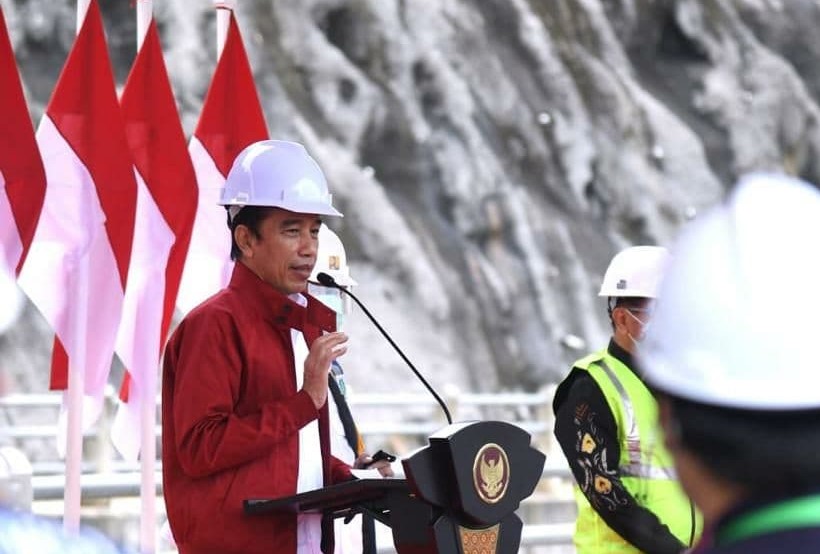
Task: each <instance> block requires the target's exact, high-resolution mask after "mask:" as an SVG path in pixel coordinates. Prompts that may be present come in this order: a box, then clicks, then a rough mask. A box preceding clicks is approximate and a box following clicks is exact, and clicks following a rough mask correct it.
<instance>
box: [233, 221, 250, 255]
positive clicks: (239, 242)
mask: <svg viewBox="0 0 820 554" xmlns="http://www.w3.org/2000/svg"><path fill="white" fill-rule="evenodd" d="M233 240H234V241H235V242H236V246H238V247H239V250H240V251H241V252H242V257H243V258H253V248H251V241H252V240H253V233H251V230H250V229H248V227H247V226H246V225H242V224H240V225H237V226H236V228H235V229H234V230H233Z"/></svg>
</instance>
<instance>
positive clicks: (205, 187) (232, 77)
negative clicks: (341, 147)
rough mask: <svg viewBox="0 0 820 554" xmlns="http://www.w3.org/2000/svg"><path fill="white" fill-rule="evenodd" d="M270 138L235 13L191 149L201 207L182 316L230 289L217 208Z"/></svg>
mask: <svg viewBox="0 0 820 554" xmlns="http://www.w3.org/2000/svg"><path fill="white" fill-rule="evenodd" d="M267 138H268V129H267V124H266V123H265V116H264V114H263V112H262V106H261V105H260V103H259V96H258V94H257V92H256V85H255V83H254V80H253V73H252V72H251V66H250V63H249V62H248V56H247V53H246V52H245V47H244V45H243V44H242V35H241V34H240V32H239V26H238V25H237V23H236V17H235V16H234V14H233V12H232V13H231V18H230V23H229V25H228V34H227V37H226V38H225V46H224V48H223V50H222V55H221V56H220V57H219V62H218V63H217V66H216V70H215V71H214V76H213V79H212V80H211V86H210V87H209V88H208V94H207V95H206V96H205V103H204V104H203V106H202V113H201V114H200V117H199V123H198V124H197V127H196V131H195V132H194V137H193V138H191V142H190V144H189V150H190V153H191V160H192V161H193V163H194V169H195V171H196V178H197V184H198V186H199V205H198V207H197V213H196V220H195V221H194V231H193V235H192V238H191V246H190V248H189V251H188V259H187V260H186V261H185V269H184V272H183V275H182V284H181V285H180V291H179V297H178V299H177V307H179V309H180V310H182V311H183V312H188V311H190V310H191V309H192V308H194V307H195V306H196V305H197V304H199V303H200V302H202V301H203V300H205V299H206V298H208V297H209V296H211V295H212V294H214V293H216V292H217V291H219V289H221V288H223V287H224V286H225V285H227V283H228V280H229V278H230V275H231V271H232V269H233V262H231V260H230V252H231V237H230V233H229V232H228V229H227V226H226V222H227V216H226V214H225V209H224V208H223V207H221V206H219V205H217V202H218V200H219V197H220V193H221V190H222V187H224V185H225V177H227V175H228V171H229V170H230V167H231V164H232V163H233V160H234V159H235V158H236V156H237V155H239V153H240V152H241V151H242V150H243V149H244V148H245V147H246V146H248V145H249V144H251V143H253V142H256V141H260V140H265V139H267Z"/></svg>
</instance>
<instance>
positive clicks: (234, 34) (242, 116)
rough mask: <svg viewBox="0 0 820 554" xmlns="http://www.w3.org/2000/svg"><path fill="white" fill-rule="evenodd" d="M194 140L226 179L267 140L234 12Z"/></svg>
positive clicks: (263, 115)
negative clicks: (242, 156)
mask: <svg viewBox="0 0 820 554" xmlns="http://www.w3.org/2000/svg"><path fill="white" fill-rule="evenodd" d="M194 136H196V137H197V138H198V139H199V141H200V142H201V143H202V146H204V147H205V150H206V151H207V152H208V154H210V156H211V158H212V159H213V160H214V163H215V164H216V167H217V168H218V169H219V172H220V173H222V175H223V176H224V177H227V176H228V171H230V169H231V164H233V161H234V160H235V159H236V156H238V155H239V153H240V152H241V151H242V150H243V149H244V148H245V147H246V146H247V145H249V144H250V143H252V142H256V141H258V140H265V139H266V138H268V126H267V124H266V123H265V114H264V113H263V112H262V105H261V104H260V103H259V95H258V94H257V92H256V84H255V83H254V80H253V72H252V71H251V65H250V62H248V55H247V53H246V52H245V46H244V44H243V43H242V35H241V33H240V32H239V25H237V23H236V16H235V15H234V14H233V12H231V22H230V25H229V26H228V36H227V37H226V39H225V47H224V49H223V50H222V55H221V56H220V58H219V63H217V66H216V70H215V71H214V76H213V79H212V80H211V86H210V87H209V88H208V94H207V95H206V97H205V103H204V105H203V108H202V114H201V115H200V119H199V123H198V124H197V127H196V130H195V131H194Z"/></svg>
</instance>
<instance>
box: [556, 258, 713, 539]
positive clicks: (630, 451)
mask: <svg viewBox="0 0 820 554" xmlns="http://www.w3.org/2000/svg"><path fill="white" fill-rule="evenodd" d="M668 262H669V254H668V252H667V251H666V249H664V248H661V247H658V246H634V247H631V248H627V249H625V250H623V251H621V252H620V253H618V254H617V255H616V256H615V257H614V258H613V259H612V261H611V263H610V264H609V267H608V269H607V271H606V274H605V275H604V279H603V283H602V285H601V289H600V292H599V296H603V297H606V298H607V311H608V313H609V318H610V321H611V323H612V330H613V333H612V338H611V340H610V342H609V345H608V346H607V348H605V349H603V350H599V351H598V352H595V353H593V354H590V355H588V356H586V357H585V358H582V359H580V360H578V361H577V362H575V364H573V367H572V370H571V371H570V373H569V375H568V376H567V378H566V379H565V380H564V381H563V382H562V383H561V384H560V385H559V387H558V389H557V390H556V393H555V399H554V401H553V409H554V411H555V436H556V438H557V439H558V443H559V444H560V446H561V449H562V450H563V452H564V454H565V456H566V458H567V460H568V461H569V465H570V468H571V469H572V473H573V476H574V477H575V480H576V485H577V486H576V487H575V496H576V500H577V505H578V519H577V521H576V527H575V535H574V542H575V546H576V549H577V552H578V554H601V553H609V552H613V553H615V552H617V553H621V552H623V553H627V552H646V553H650V554H678V553H679V552H682V551H684V550H685V549H686V548H688V547H689V546H691V545H692V544H693V542H694V540H695V538H696V537H697V536H698V533H699V529H700V522H699V517H698V515H697V514H696V513H695V509H694V507H693V505H692V504H691V502H690V501H689V500H688V499H687V498H686V497H685V496H684V494H683V491H682V490H681V488H680V486H679V484H678V481H677V479H676V476H675V473H674V470H673V467H672V458H671V456H670V455H669V453H668V452H667V451H666V449H665V448H664V446H663V441H662V440H661V438H660V436H659V434H658V432H657V404H656V402H655V398H654V397H653V395H652V393H651V392H650V391H649V389H648V388H647V386H646V384H645V383H644V381H643V378H642V376H641V374H640V373H639V372H638V371H637V370H636V367H635V362H634V359H633V356H634V354H635V350H636V347H637V345H638V343H639V342H640V341H641V340H642V338H643V334H644V330H645V327H646V324H647V322H648V320H649V317H650V316H651V312H652V309H653V308H654V299H655V296H656V290H657V286H658V283H659V281H660V279H661V277H662V275H663V272H664V270H665V268H666V265H667V264H668Z"/></svg>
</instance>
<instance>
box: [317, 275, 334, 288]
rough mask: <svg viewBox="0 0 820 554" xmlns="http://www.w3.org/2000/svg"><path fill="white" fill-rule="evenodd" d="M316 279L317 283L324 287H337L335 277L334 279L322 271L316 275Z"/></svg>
mask: <svg viewBox="0 0 820 554" xmlns="http://www.w3.org/2000/svg"><path fill="white" fill-rule="evenodd" d="M316 280H317V281H319V284H321V285H324V286H326V287H333V288H338V287H339V285H337V284H336V279H334V278H333V277H331V276H330V275H328V274H327V273H325V272H324V271H322V272H321V273H319V274H317V275H316Z"/></svg>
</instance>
